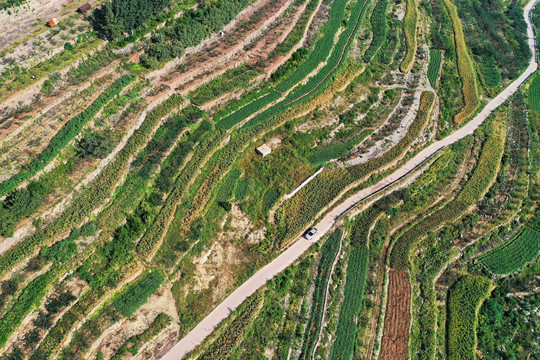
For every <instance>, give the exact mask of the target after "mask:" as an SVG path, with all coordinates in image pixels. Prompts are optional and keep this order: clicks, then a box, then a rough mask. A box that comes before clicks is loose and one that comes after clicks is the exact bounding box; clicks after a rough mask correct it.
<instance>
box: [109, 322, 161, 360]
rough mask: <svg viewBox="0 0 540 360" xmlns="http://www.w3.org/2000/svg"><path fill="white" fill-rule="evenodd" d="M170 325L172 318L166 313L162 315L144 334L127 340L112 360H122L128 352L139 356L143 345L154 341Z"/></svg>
mask: <svg viewBox="0 0 540 360" xmlns="http://www.w3.org/2000/svg"><path fill="white" fill-rule="evenodd" d="M170 323H171V318H170V317H169V316H168V315H165V314H164V313H160V314H159V315H158V316H157V317H156V318H155V319H154V321H152V323H151V324H150V325H149V326H148V328H146V329H145V330H144V331H143V332H142V333H140V334H138V335H133V336H132V337H130V338H129V339H127V340H126V342H125V343H124V344H123V345H122V346H121V347H120V348H119V349H118V350H116V353H115V354H114V355H113V356H112V357H111V360H122V358H123V357H124V355H125V354H126V353H128V352H129V353H130V354H131V355H133V356H135V355H137V353H138V352H139V348H140V347H141V345H143V344H145V343H147V342H149V341H150V340H152V339H153V338H154V337H155V336H156V335H158V334H159V333H160V332H161V330H163V329H165V328H166V327H167V326H169V324H170Z"/></svg>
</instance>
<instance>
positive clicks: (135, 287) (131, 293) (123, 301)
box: [113, 270, 165, 317]
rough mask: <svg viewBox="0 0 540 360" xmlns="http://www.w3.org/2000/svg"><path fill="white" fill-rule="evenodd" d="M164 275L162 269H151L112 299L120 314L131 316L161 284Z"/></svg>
mask: <svg viewBox="0 0 540 360" xmlns="http://www.w3.org/2000/svg"><path fill="white" fill-rule="evenodd" d="M164 281H165V275H164V274H163V272H162V271H157V270H155V271H151V272H148V273H146V274H144V275H142V276H141V277H140V278H139V279H138V280H137V281H135V282H133V283H131V284H129V285H128V286H127V287H126V288H125V289H124V290H123V291H122V293H120V294H119V295H118V296H116V297H115V298H114V300H113V304H114V306H115V307H116V309H117V310H118V311H119V312H120V314H122V315H124V316H125V317H128V316H131V314H133V313H134V312H135V311H136V310H137V309H138V308H140V307H141V305H143V304H144V303H145V302H146V301H147V300H148V298H149V297H150V296H152V294H153V293H155V292H156V290H157V289H158V288H159V287H160V286H161V284H163V282H164Z"/></svg>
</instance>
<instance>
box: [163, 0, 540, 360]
mask: <svg viewBox="0 0 540 360" xmlns="http://www.w3.org/2000/svg"><path fill="white" fill-rule="evenodd" d="M538 1H539V0H531V1H530V2H529V3H528V4H527V6H526V7H525V9H524V16H525V21H526V23H527V37H528V43H529V47H530V49H531V53H532V54H533V56H532V58H531V61H530V63H529V66H528V67H527V69H526V70H525V72H524V73H523V74H522V75H521V76H520V77H519V78H518V79H517V80H515V81H514V82H512V83H511V84H510V85H509V86H508V87H507V88H506V89H504V90H503V91H502V92H501V93H500V94H499V95H497V97H495V98H494V99H492V100H491V101H490V102H489V103H488V104H487V105H486V107H485V108H484V109H483V110H482V111H481V112H480V113H479V114H478V115H476V116H475V117H474V119H472V120H471V121H470V122H469V123H467V124H466V125H465V126H463V127H462V128H460V129H459V130H457V131H455V132H454V133H452V134H451V135H449V136H447V137H446V138H444V139H442V140H440V141H437V142H435V143H433V144H431V145H430V146H428V147H426V148H425V149H424V150H422V151H421V152H420V153H418V154H417V155H416V156H415V157H413V158H412V159H411V160H409V161H408V162H407V163H405V164H404V165H403V166H402V167H401V168H399V169H397V170H396V171H395V172H393V173H392V174H390V175H388V176H387V177H385V178H384V179H382V180H381V181H379V182H378V183H376V184H374V185H372V186H370V187H367V188H365V189H363V190H360V191H358V192H357V193H355V194H354V195H352V196H351V197H349V198H347V199H346V200H344V201H343V202H342V203H340V204H339V205H338V206H336V207H335V208H334V209H332V210H331V211H330V212H329V213H328V214H326V215H325V216H324V218H323V219H322V220H321V221H319V223H317V224H316V225H315V226H316V227H317V228H318V229H319V232H318V233H317V234H316V235H315V236H314V237H313V238H312V239H311V240H309V241H308V240H304V239H302V238H301V239H298V241H296V242H295V243H294V244H293V245H291V246H290V247H289V248H288V249H287V250H285V251H284V252H283V253H282V254H280V255H279V256H278V257H277V258H275V259H274V260H273V261H272V262H270V263H269V264H268V265H266V266H265V267H263V268H262V269H260V270H259V271H257V272H256V273H255V274H254V275H253V276H252V277H251V278H249V279H248V280H247V281H246V282H244V283H243V284H242V285H240V287H238V288H237V289H236V290H235V291H233V292H232V293H231V294H230V295H229V296H228V297H227V298H226V299H225V300H224V301H223V302H222V303H221V304H219V305H218V306H217V307H216V308H215V309H214V310H213V311H212V312H211V313H210V314H208V315H207V316H206V317H205V318H204V319H203V320H202V321H201V322H200V323H199V324H198V325H197V326H195V328H193V330H191V331H190V332H189V333H188V334H187V335H186V336H185V337H184V338H182V339H181V340H180V341H179V342H178V343H177V344H176V345H175V346H174V347H173V348H172V349H170V350H169V352H167V353H166V354H165V355H164V356H163V357H162V358H161V359H162V360H178V359H182V358H184V357H185V356H186V355H188V354H189V353H190V352H191V351H193V349H195V347H197V346H198V345H199V344H201V343H202V342H203V341H204V339H206V337H207V336H209V335H210V334H211V333H212V331H214V329H215V328H216V327H217V326H218V325H219V324H220V323H221V322H222V321H223V320H225V319H226V318H227V317H228V316H229V315H230V313H231V312H232V311H233V310H234V309H236V308H237V307H238V306H240V304H242V303H243V302H244V301H245V300H246V299H247V298H248V297H249V296H251V295H252V294H253V293H255V291H257V290H258V289H259V288H261V287H262V286H264V285H265V284H266V283H267V282H268V280H270V279H272V278H273V277H274V276H276V275H277V274H279V273H280V272H282V271H283V270H285V269H286V268H287V267H289V266H290V265H291V264H292V263H294V262H295V261H296V260H297V259H298V258H299V257H300V256H302V254H304V252H306V251H307V250H308V249H309V247H310V246H311V245H313V244H314V243H316V242H317V241H318V240H319V239H321V238H322V237H323V236H324V235H325V234H326V233H327V232H328V231H329V230H330V229H331V228H332V226H333V225H334V223H335V222H336V221H337V219H339V218H340V216H341V214H342V213H344V212H346V211H347V210H348V209H350V208H351V207H353V206H354V205H355V204H356V203H358V202H360V201H362V200H363V199H365V198H366V197H369V196H371V195H373V194H374V193H376V192H377V191H380V190H381V189H383V188H385V187H387V186H388V185H391V184H392V183H394V182H396V181H399V180H400V179H401V178H403V177H404V176H405V175H407V174H408V173H410V172H411V171H413V170H414V169H416V168H417V167H418V166H419V165H421V164H422V163H424V162H425V161H426V160H427V159H429V158H430V157H431V156H432V155H433V154H435V153H436V152H438V151H440V150H441V149H443V148H444V147H446V146H448V145H451V144H453V143H455V142H456V141H458V140H460V139H463V138H464V137H465V136H467V135H470V134H472V133H473V132H474V131H475V130H476V129H477V128H478V127H479V126H480V125H481V124H482V123H483V122H484V120H486V119H487V118H488V116H489V115H490V114H491V113H492V112H493V111H494V110H495V109H496V108H498V107H499V106H500V105H502V104H503V103H504V102H505V101H506V100H507V99H508V98H509V97H510V96H512V95H513V94H514V93H515V92H516V91H517V90H518V88H519V87H520V86H521V85H522V84H523V83H524V82H525V81H526V80H527V79H528V78H529V77H530V76H531V75H532V74H533V73H534V72H535V71H536V69H537V68H538V64H537V62H536V55H537V54H536V46H535V39H534V31H533V27H532V24H531V21H530V13H531V10H532V8H533V7H534V6H535V5H536V3H537V2H538Z"/></svg>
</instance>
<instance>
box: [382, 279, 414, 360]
mask: <svg viewBox="0 0 540 360" xmlns="http://www.w3.org/2000/svg"><path fill="white" fill-rule="evenodd" d="M388 276H389V283H388V305H387V308H386V316H385V319H384V335H383V338H382V346H381V359H382V360H406V359H408V357H409V356H408V350H409V324H410V321H411V313H410V310H411V284H410V282H409V277H408V276H407V272H405V271H402V270H394V269H390V271H389V274H388Z"/></svg>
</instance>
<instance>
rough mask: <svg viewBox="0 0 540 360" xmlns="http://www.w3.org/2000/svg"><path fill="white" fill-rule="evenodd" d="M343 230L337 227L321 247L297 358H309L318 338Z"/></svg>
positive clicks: (302, 359)
mask: <svg viewBox="0 0 540 360" xmlns="http://www.w3.org/2000/svg"><path fill="white" fill-rule="evenodd" d="M342 235H343V232H342V231H341V230H340V229H337V230H336V231H334V232H333V233H332V235H330V237H329V238H328V240H326V242H325V243H324V245H323V246H322V247H321V260H320V262H319V267H318V269H317V277H316V279H315V290H314V293H313V300H312V302H311V311H310V315H309V320H308V324H307V327H306V332H305V334H304V342H303V345H302V352H301V353H300V357H299V358H298V359H299V360H305V359H311V358H312V355H313V348H314V347H315V344H316V343H317V340H318V339H319V333H320V332H321V326H322V318H323V314H324V310H325V309H324V306H325V299H326V288H327V285H328V281H329V280H330V275H331V273H330V272H331V270H332V265H333V264H334V260H335V259H336V256H337V255H338V250H339V244H340V243H341V237H342Z"/></svg>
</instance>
